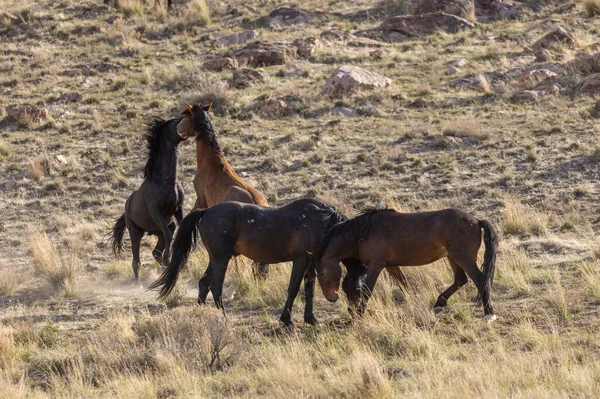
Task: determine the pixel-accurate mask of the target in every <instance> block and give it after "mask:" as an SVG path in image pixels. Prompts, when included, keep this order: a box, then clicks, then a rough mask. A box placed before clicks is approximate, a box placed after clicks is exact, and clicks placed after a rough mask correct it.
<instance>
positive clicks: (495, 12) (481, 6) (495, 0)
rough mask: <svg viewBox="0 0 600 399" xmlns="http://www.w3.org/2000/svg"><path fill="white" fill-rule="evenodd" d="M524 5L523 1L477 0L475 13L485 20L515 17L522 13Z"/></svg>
mask: <svg viewBox="0 0 600 399" xmlns="http://www.w3.org/2000/svg"><path fill="white" fill-rule="evenodd" d="M523 10H524V6H523V4H522V3H521V2H518V1H511V0H476V2H475V13H476V14H477V18H478V19H481V20H483V21H486V20H491V21H498V20H505V19H515V18H518V17H519V15H521V14H522V12H523Z"/></svg>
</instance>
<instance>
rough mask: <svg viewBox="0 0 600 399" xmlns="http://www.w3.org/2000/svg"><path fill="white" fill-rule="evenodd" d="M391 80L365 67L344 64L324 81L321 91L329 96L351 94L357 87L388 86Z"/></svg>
mask: <svg viewBox="0 0 600 399" xmlns="http://www.w3.org/2000/svg"><path fill="white" fill-rule="evenodd" d="M391 85H392V80H391V79H390V78H387V77H385V76H383V75H380V74H378V73H376V72H372V71H369V70H367V69H363V68H359V67H355V66H350V65H344V66H341V67H339V68H338V69H336V70H335V71H334V72H333V73H332V74H331V75H330V76H329V78H327V82H325V87H324V89H323V93H324V94H327V95H331V96H341V95H345V94H351V93H353V92H355V91H356V90H358V89H373V88H376V87H389V86H391Z"/></svg>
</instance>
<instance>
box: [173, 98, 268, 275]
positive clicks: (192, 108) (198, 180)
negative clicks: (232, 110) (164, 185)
mask: <svg viewBox="0 0 600 399" xmlns="http://www.w3.org/2000/svg"><path fill="white" fill-rule="evenodd" d="M210 107H211V104H208V105H205V106H200V105H191V104H188V105H187V109H186V110H185V111H184V112H183V114H182V115H183V116H184V118H183V120H182V121H181V123H180V124H179V126H178V127H177V130H178V131H179V134H182V135H189V136H196V175H195V176H194V189H195V190H196V204H195V205H194V209H198V208H202V209H204V208H210V207H211V206H214V205H217V204H220V203H221V202H226V201H238V202H244V203H247V204H256V205H260V206H269V204H268V203H267V200H266V199H265V197H264V196H263V195H262V194H261V193H260V192H259V191H258V190H257V189H255V188H254V187H252V186H251V185H249V184H248V183H246V182H245V181H244V180H242V178H241V177H239V176H238V175H237V174H236V173H235V171H234V170H233V168H232V167H231V165H229V162H227V160H226V159H225V157H224V156H223V152H222V151H221V147H220V146H219V143H218V141H217V134H216V132H215V129H214V128H213V125H212V122H211V120H210V117H209V116H208V111H209V110H210ZM268 268H269V267H268V265H263V264H259V265H257V267H255V273H256V274H257V275H260V276H263V277H264V276H265V275H266V274H267V272H268Z"/></svg>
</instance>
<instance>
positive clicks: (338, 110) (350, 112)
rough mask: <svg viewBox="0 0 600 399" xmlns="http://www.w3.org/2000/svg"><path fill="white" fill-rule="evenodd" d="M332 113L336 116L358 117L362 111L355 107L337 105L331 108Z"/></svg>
mask: <svg viewBox="0 0 600 399" xmlns="http://www.w3.org/2000/svg"><path fill="white" fill-rule="evenodd" d="M331 114H332V115H335V116H343V117H345V118H357V117H359V116H360V113H359V112H358V111H357V110H355V109H354V108H348V107H335V108H332V109H331Z"/></svg>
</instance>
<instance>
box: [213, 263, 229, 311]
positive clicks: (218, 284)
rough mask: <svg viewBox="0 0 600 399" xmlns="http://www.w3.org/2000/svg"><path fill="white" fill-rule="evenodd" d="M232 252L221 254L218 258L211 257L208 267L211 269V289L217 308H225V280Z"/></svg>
mask: <svg viewBox="0 0 600 399" xmlns="http://www.w3.org/2000/svg"><path fill="white" fill-rule="evenodd" d="M230 259H231V254H229V255H225V256H223V255H222V256H220V257H219V258H218V259H214V260H213V259H211V260H210V263H209V264H208V268H209V269H210V270H211V273H210V274H211V281H210V290H211V291H212V294H213V298H214V300H215V305H216V306H217V308H219V309H221V308H223V282H224V281H225V273H227V266H228V265H229V260H230Z"/></svg>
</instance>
